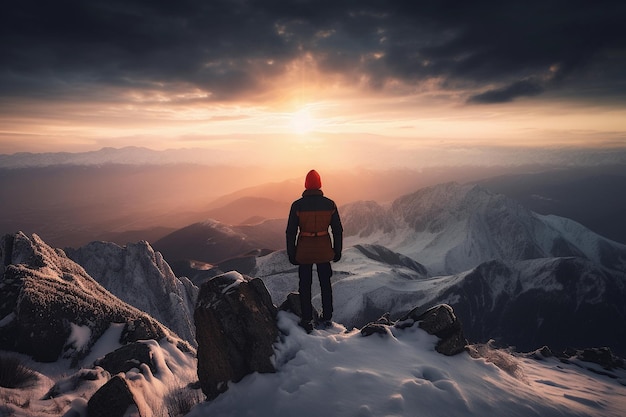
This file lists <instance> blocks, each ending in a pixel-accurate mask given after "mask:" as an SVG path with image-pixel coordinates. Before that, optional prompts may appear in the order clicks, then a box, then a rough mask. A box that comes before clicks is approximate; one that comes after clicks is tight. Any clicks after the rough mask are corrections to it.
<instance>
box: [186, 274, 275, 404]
mask: <svg viewBox="0 0 626 417" xmlns="http://www.w3.org/2000/svg"><path fill="white" fill-rule="evenodd" d="M276 313H277V311H276V307H275V306H274V304H273V303H272V299H271V297H270V294H269V292H268V291H267V289H266V288H265V285H264V284H263V281H261V280H260V279H251V278H248V277H244V276H243V275H241V274H239V273H237V272H229V273H226V274H222V275H219V276H217V277H215V278H212V279H211V280H209V281H208V282H206V283H205V284H203V285H202V287H201V288H200V293H199V295H198V301H197V304H196V309H195V312H194V320H195V324H196V337H197V341H198V378H199V381H200V386H201V388H202V391H203V392H204V394H205V395H206V396H207V399H209V400H211V399H213V398H215V397H217V396H218V395H219V394H220V393H222V392H224V391H225V390H226V389H227V382H228V381H234V382H237V381H239V380H241V379H242V378H243V377H244V376H246V375H248V374H250V373H253V372H260V373H268V372H274V371H275V368H274V365H273V363H272V356H273V354H274V350H273V344H274V342H275V341H276V339H277V337H278V327H277V325H276Z"/></svg>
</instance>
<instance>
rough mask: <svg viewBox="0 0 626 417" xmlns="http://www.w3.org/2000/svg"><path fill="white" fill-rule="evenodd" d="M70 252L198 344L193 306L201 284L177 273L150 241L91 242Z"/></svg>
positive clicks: (136, 303) (130, 299)
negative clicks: (176, 274)
mask: <svg viewBox="0 0 626 417" xmlns="http://www.w3.org/2000/svg"><path fill="white" fill-rule="evenodd" d="M66 253H67V255H68V256H69V257H70V258H71V259H72V260H74V261H75V262H77V263H78V264H80V265H81V266H82V267H83V268H85V271H87V273H88V274H89V275H90V276H91V277H92V278H94V279H95V280H96V281H98V282H99V283H100V284H101V285H102V286H104V287H105V288H106V289H107V290H109V291H110V292H111V293H112V294H114V295H115V296H117V297H118V298H119V299H121V300H123V301H124V302H126V303H128V304H130V305H132V306H134V307H137V308H138V309H140V310H142V311H145V312H146V313H148V314H150V315H151V316H152V317H154V318H155V319H157V320H159V321H160V322H161V323H163V324H165V325H166V326H168V327H169V328H170V329H171V330H173V331H174V332H175V333H176V334H178V335H179V336H180V337H182V338H183V339H185V340H187V341H188V342H189V343H191V344H192V345H195V343H196V341H195V326H194V324H193V310H194V305H195V300H196V297H197V295H198V288H197V287H196V286H195V285H194V284H192V283H191V281H189V280H188V279H187V278H185V277H179V278H178V277H176V276H174V273H173V272H172V270H171V268H170V267H169V265H168V264H167V262H165V261H164V260H163V257H162V256H161V254H160V253H159V252H155V251H154V250H153V249H152V247H151V246H150V244H149V243H148V242H145V241H142V242H139V243H129V244H127V245H126V246H124V247H121V246H118V245H116V244H115V243H110V242H91V243H89V244H88V245H85V246H83V247H81V248H79V249H66Z"/></svg>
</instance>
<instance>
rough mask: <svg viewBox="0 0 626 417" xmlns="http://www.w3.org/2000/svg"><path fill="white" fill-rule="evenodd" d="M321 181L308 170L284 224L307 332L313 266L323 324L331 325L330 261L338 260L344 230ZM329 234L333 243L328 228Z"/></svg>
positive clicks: (311, 309)
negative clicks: (296, 275) (300, 190)
mask: <svg viewBox="0 0 626 417" xmlns="http://www.w3.org/2000/svg"><path fill="white" fill-rule="evenodd" d="M321 188H322V180H321V178H320V175H319V174H318V173H317V171H315V170H311V171H309V173H308V174H307V176H306V179H305V181H304V192H303V193H302V198H300V199H298V200H296V201H294V202H293V204H292V205H291V210H290V211H289V220H288V221H287V231H286V234H287V255H288V256H289V261H290V262H291V263H292V264H294V265H298V277H299V279H300V282H299V292H300V306H301V307H302V321H301V322H300V325H301V326H302V327H303V328H304V329H305V330H306V331H307V332H310V331H311V330H313V323H312V320H313V306H312V305H311V283H312V280H313V264H315V265H316V267H317V277H318V279H319V281H320V289H321V291H322V311H323V313H322V321H323V322H325V323H326V324H328V325H329V324H330V322H331V320H332V316H333V292H332V287H331V285H330V277H331V276H332V274H333V271H332V268H331V266H330V261H334V262H337V261H339V259H341V249H342V244H343V227H342V226H341V219H340V218H339V212H338V211H337V205H336V204H335V202H334V201H333V200H331V199H330V198H327V197H325V196H324V193H323V192H322V190H321ZM329 227H330V229H331V231H332V241H331V237H330V234H329V232H328V229H329Z"/></svg>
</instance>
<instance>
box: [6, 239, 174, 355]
mask: <svg viewBox="0 0 626 417" xmlns="http://www.w3.org/2000/svg"><path fill="white" fill-rule="evenodd" d="M0 259H2V267H1V268H0V349H4V350H10V351H16V352H20V353H24V354H27V355H30V356H32V357H33V359H35V360H37V361H42V362H49V361H56V360H57V359H58V358H59V357H65V358H70V359H72V361H73V363H77V361H78V360H80V359H81V358H83V357H85V356H86V355H87V354H88V353H89V351H90V349H91V347H92V346H93V344H94V343H95V341H96V340H98V338H100V336H102V334H103V333H104V332H105V331H106V330H107V329H108V328H109V326H110V325H111V323H125V324H126V325H125V327H124V330H123V332H122V338H123V339H124V340H120V342H121V343H128V342H132V341H135V340H138V339H146V338H148V339H155V340H160V339H162V338H163V337H165V336H168V335H170V334H171V332H170V331H169V330H168V329H167V328H165V327H164V326H163V325H162V324H160V323H159V322H158V321H156V320H155V319H153V318H152V317H150V316H149V315H147V314H146V313H144V312H142V311H139V310H138V309H136V308H134V307H131V306H130V305H128V304H125V303H123V302H122V301H120V300H119V299H118V298H116V297H115V296H113V295H112V294H111V293H110V292H108V291H107V290H106V289H105V288H103V287H102V286H101V285H100V284H98V283H97V282H96V281H95V280H94V279H93V278H91V277H90V276H89V275H88V274H87V273H86V272H85V270H84V269H83V268H82V267H81V266H79V265H78V264H76V263H75V262H73V261H72V260H70V259H69V258H68V257H67V256H66V255H65V253H64V252H63V251H62V250H59V249H52V248H51V247H49V246H48V245H46V244H45V243H44V242H43V241H42V240H41V239H40V238H39V237H38V236H37V235H33V236H32V237H31V238H29V237H27V236H26V235H24V234H23V233H17V234H15V235H5V236H4V237H3V238H2V239H1V240H0Z"/></svg>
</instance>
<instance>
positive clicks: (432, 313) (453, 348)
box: [398, 304, 467, 356]
mask: <svg viewBox="0 0 626 417" xmlns="http://www.w3.org/2000/svg"><path fill="white" fill-rule="evenodd" d="M411 322H413V323H418V326H419V327H420V328H421V329H424V330H425V331H426V332H428V333H429V334H432V335H435V336H437V337H438V338H439V342H437V345H436V346H435V350H437V352H439V353H442V354H444V355H449V356H452V355H456V354H457V353H461V352H463V351H465V346H466V345H467V339H465V336H464V335H463V329H462V328H461V322H460V321H459V320H458V319H457V317H456V315H455V314H454V311H453V310H452V307H450V306H449V305H447V304H439V305H437V306H434V307H432V308H429V309H428V310H426V311H423V312H422V309H421V308H419V307H418V308H414V309H413V310H411V311H410V312H409V313H407V314H406V315H405V316H404V317H402V318H401V319H400V320H399V321H398V323H399V326H398V327H399V328H405V327H408V326H410V325H411Z"/></svg>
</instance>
